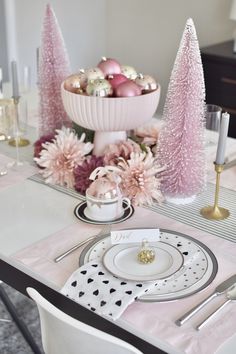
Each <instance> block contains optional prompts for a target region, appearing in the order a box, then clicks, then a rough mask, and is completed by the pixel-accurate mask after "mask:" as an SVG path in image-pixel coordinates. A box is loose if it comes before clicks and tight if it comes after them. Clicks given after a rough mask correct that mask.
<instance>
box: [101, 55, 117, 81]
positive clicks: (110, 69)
mask: <svg viewBox="0 0 236 354" xmlns="http://www.w3.org/2000/svg"><path fill="white" fill-rule="evenodd" d="M98 67H99V69H101V70H102V72H103V74H104V75H105V77H107V76H109V75H114V74H120V73H121V67H120V64H119V63H118V61H117V60H115V59H111V58H106V57H102V60H101V61H100V63H99V64H98Z"/></svg>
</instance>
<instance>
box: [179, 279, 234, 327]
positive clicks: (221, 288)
mask: <svg viewBox="0 0 236 354" xmlns="http://www.w3.org/2000/svg"><path fill="white" fill-rule="evenodd" d="M235 283H236V274H234V275H232V276H231V277H230V278H228V279H226V280H225V281H223V282H222V283H221V284H219V285H218V286H217V287H216V288H215V290H214V292H213V293H212V294H211V295H210V296H208V297H207V298H206V299H205V300H203V301H202V302H200V303H199V304H198V305H196V306H194V307H193V308H192V309H191V310H189V311H188V312H186V313H185V314H184V315H183V316H182V317H180V318H179V319H178V320H177V321H175V324H176V325H177V326H182V325H183V324H184V323H185V322H187V321H188V320H189V319H190V318H191V317H192V316H193V315H195V314H196V313H197V312H198V311H200V310H201V309H202V308H203V307H204V306H205V305H207V304H208V303H209V302H210V301H211V300H212V299H214V297H216V296H218V295H221V294H223V293H225V292H226V291H228V290H230V289H231V288H232V287H234V286H235Z"/></svg>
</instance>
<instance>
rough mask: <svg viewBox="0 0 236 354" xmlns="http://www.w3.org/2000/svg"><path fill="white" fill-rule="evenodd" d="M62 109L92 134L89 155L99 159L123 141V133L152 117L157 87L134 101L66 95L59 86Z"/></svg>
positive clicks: (69, 93)
mask: <svg viewBox="0 0 236 354" xmlns="http://www.w3.org/2000/svg"><path fill="white" fill-rule="evenodd" d="M61 95H62V101H63V104H64V108H65V110H66V112H67V114H68V115H69V117H70V118H71V119H72V120H73V121H74V122H75V123H77V124H79V125H80V126H82V127H84V128H87V129H91V130H95V137H94V150H93V154H94V155H97V156H101V155H102V154H103V151H104V149H105V146H106V145H107V144H111V143H115V142H117V141H119V140H125V139H126V137H127V134H126V131H127V130H131V129H134V128H137V127H138V126H140V125H143V124H145V123H146V122H148V121H149V120H150V119H151V118H152V117H153V115H154V113H155V111H156V109H157V106H158V103H159V99H160V86H159V85H158V87H157V89H156V90H155V91H152V92H150V93H146V94H144V95H141V96H135V97H93V96H86V95H80V94H76V93H72V92H69V91H67V90H65V89H64V83H62V86H61Z"/></svg>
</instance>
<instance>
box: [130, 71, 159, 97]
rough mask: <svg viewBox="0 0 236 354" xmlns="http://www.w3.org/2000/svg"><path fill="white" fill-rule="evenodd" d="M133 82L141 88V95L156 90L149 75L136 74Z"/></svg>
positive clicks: (155, 84) (154, 83)
mask: <svg viewBox="0 0 236 354" xmlns="http://www.w3.org/2000/svg"><path fill="white" fill-rule="evenodd" d="M135 82H136V84H137V85H139V86H140V87H141V89H142V93H148V92H152V91H154V90H156V89H157V83H156V80H155V79H154V78H153V77H152V76H150V75H143V74H138V76H137V78H136V79H135Z"/></svg>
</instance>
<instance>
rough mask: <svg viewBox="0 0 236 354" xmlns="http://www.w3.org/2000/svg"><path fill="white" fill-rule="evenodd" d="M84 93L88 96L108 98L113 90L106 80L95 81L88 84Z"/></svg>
mask: <svg viewBox="0 0 236 354" xmlns="http://www.w3.org/2000/svg"><path fill="white" fill-rule="evenodd" d="M86 92H87V94H88V95H89V96H96V97H108V96H111V95H112V93H113V90H112V86H111V84H110V83H109V81H108V80H105V79H96V80H94V81H90V82H89V83H88V85H87V87H86Z"/></svg>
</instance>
